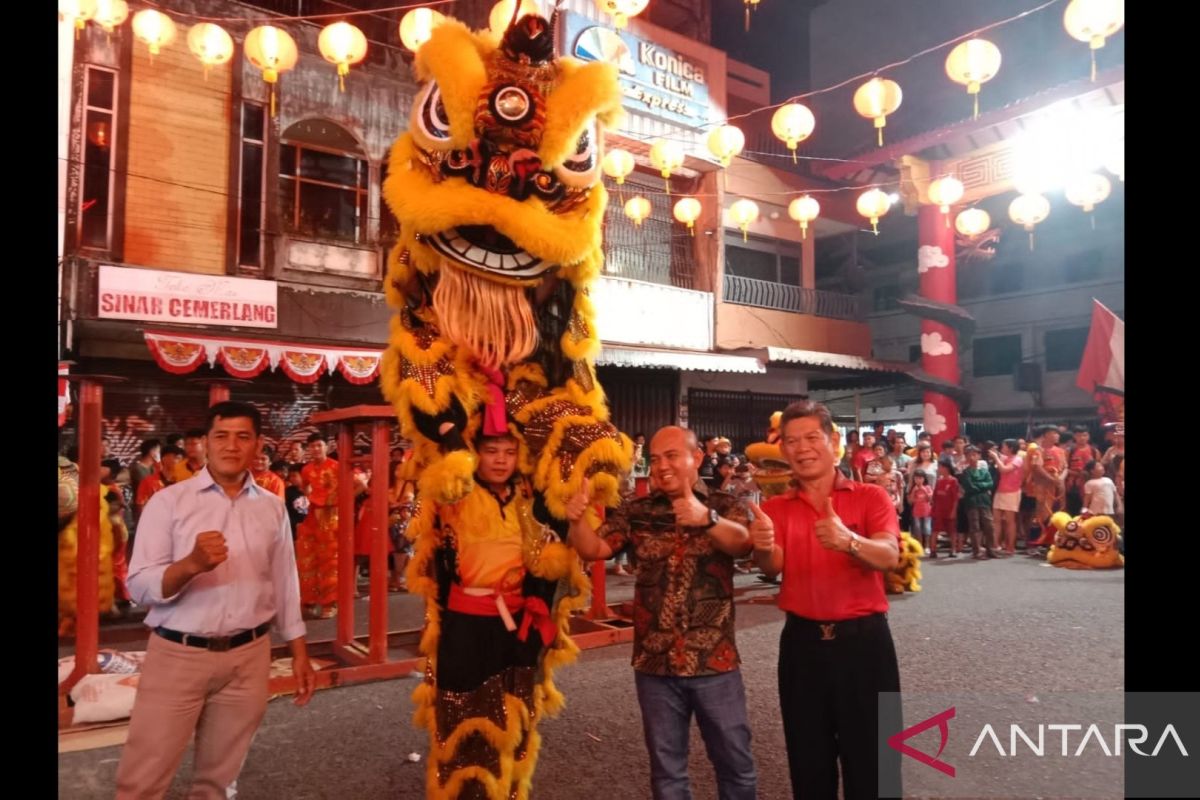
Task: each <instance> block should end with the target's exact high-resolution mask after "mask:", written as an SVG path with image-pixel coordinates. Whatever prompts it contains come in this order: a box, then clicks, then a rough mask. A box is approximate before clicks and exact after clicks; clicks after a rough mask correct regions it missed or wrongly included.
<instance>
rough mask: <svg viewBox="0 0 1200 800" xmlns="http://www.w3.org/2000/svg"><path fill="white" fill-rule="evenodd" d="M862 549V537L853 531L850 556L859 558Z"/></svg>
mask: <svg viewBox="0 0 1200 800" xmlns="http://www.w3.org/2000/svg"><path fill="white" fill-rule="evenodd" d="M860 547H862V537H861V536H859V535H858V534H857V533H854V532H853V531H851V532H850V555H852V556H857V555H858V550H859V548H860Z"/></svg>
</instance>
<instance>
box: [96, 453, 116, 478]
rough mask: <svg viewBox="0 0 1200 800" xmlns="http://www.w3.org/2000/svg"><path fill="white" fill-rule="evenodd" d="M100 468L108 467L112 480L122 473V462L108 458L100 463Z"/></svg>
mask: <svg viewBox="0 0 1200 800" xmlns="http://www.w3.org/2000/svg"><path fill="white" fill-rule="evenodd" d="M100 466H102V467H108V476H109V477H110V478H115V477H117V473H118V472H120V471H121V462H120V461H118V460H117V459H115V458H106V459H104V460H103V461H101V462H100Z"/></svg>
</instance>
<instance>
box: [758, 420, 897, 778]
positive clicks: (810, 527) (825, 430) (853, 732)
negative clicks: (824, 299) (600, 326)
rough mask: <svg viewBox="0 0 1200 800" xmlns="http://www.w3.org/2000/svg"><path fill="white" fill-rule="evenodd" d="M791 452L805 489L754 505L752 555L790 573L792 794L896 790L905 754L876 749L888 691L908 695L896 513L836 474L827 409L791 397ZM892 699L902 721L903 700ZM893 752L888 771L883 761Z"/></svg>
mask: <svg viewBox="0 0 1200 800" xmlns="http://www.w3.org/2000/svg"><path fill="white" fill-rule="evenodd" d="M781 430H782V432H783V439H782V443H781V449H782V451H783V456H784V458H785V459H787V462H788V464H789V465H790V466H791V470H792V476H793V477H794V478H795V480H796V484H797V487H796V488H794V489H792V490H790V491H788V492H787V493H786V494H782V495H778V496H776V497H773V498H771V499H770V500H768V501H767V502H766V503H764V504H763V506H764V508H763V509H761V510H760V509H758V508H757V507H755V506H752V507H751V508H752V510H753V511H754V515H755V519H754V522H753V523H751V526H750V533H751V537H752V539H753V541H754V555H755V561H756V562H757V563H758V566H759V568H761V569H762V570H763V572H765V573H766V574H768V575H774V574H776V573H779V572H781V571H782V572H783V584H782V587H781V588H780V590H779V607H780V608H782V609H783V610H784V611H786V612H787V621H786V623H785V624H784V628H783V634H782V635H781V636H780V640H779V705H780V710H781V712H782V714H783V734H784V739H785V740H786V742H787V751H788V768H789V770H790V772H791V778H792V793H793V795H794V796H795V797H796V798H800V797H804V798H806V799H807V798H822V799H823V800H824V798H828V799H829V800H835V799H836V798H837V796H838V762H839V760H840V762H841V774H842V778H843V781H844V786H843V795H844V797H845V798H846V800H857V798H874V797H877V796H880V792H879V789H880V786H881V779H883V780H884V781H886V782H885V783H883V784H882V785H883V786H884V787H886V788H887V791H886V792H884V793H885V794H887V795H891V794H893V793H896V794H898V793H899V790H900V761H899V753H898V752H897V751H894V750H891V749H890V748H887V747H884V748H882V750H881V749H880V748H879V744H880V742H881V741H883V740H884V738H885V737H886V736H887V735H890V734H893V733H896V732H897V731H883V732H881V731H879V730H878V727H879V702H880V699H881V698H880V696H879V693H880V692H897V693H898V692H899V691H900V670H899V666H898V665H897V663H896V649H895V646H894V645H893V644H892V634H891V631H890V630H889V629H888V624H887V609H888V602H887V598H886V596H885V594H884V588H883V571H885V570H890V569H893V568H895V566H896V565H897V563H898V561H899V555H900V526H899V523H898V521H897V519H896V509H895V507H894V506H893V505H892V502H891V501H890V500H889V499H888V496H887V492H885V491H884V490H883V489H882V488H881V487H879V486H873V485H869V484H863V483H856V482H854V481H849V480H846V479H845V478H844V477H843V476H842V475H841V474H840V473H838V471H837V470H836V469H835V465H836V463H837V455H836V454H837V450H838V434H837V433H836V432H835V430H834V427H833V420H832V418H831V417H830V415H829V409H827V408H826V407H825V406H823V405H821V404H819V403H810V402H807V401H805V402H799V403H793V404H791V405H790V406H788V407H787V409H786V410H784V412H783V420H782V424H781ZM887 701H888V703H889V704H891V705H894V706H895V709H896V719H899V713H898V707H899V700H898V695H889V696H888V698H887ZM881 754H882V757H883V758H884V759H886V761H885V766H884V773H883V774H881V773H880V762H879V759H880V757H881Z"/></svg>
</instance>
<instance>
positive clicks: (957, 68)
mask: <svg viewBox="0 0 1200 800" xmlns="http://www.w3.org/2000/svg"><path fill="white" fill-rule="evenodd" d="M999 71H1000V48H998V47H996V45H994V44H992V43H991V42H989V41H987V40H986V39H968V40H967V41H965V42H962V43H960V44H959V45H958V46H957V47H955V48H954V49H953V50H951V51H950V54H949V55H948V56H946V75H948V76H949V77H950V80H952V81H954V82H955V83H961V84H963V85H965V86H966V87H967V93H968V94H971V95H974V98H975V102H974V106H975V111H974V114H973V116H972V119H979V87H980V86H981V85H983V84H984V83H987V82H988V81H990V80H991V79H992V78H994V77H996V73H997V72H999Z"/></svg>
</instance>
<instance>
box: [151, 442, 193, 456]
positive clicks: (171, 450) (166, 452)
mask: <svg viewBox="0 0 1200 800" xmlns="http://www.w3.org/2000/svg"><path fill="white" fill-rule="evenodd" d="M186 455H187V453H185V452H183V448H182V447H178V446H176V445H173V444H167V445H163V449H162V451H161V452H160V453H159V454H158V457H159V458H164V457H166V456H179V457H180V458H183V457H184V456H186Z"/></svg>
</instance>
